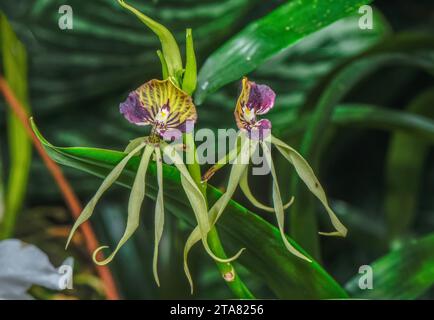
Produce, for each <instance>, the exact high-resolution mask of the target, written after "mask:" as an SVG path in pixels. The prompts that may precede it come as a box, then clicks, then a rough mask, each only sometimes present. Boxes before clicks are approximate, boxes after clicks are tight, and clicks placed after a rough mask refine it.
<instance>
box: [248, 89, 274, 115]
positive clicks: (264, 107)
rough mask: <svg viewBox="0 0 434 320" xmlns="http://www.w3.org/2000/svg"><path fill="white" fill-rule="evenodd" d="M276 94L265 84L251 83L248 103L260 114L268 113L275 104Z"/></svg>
mask: <svg viewBox="0 0 434 320" xmlns="http://www.w3.org/2000/svg"><path fill="white" fill-rule="evenodd" d="M275 99H276V94H275V93H274V91H273V90H272V89H271V88H270V87H269V86H267V85H265V84H256V83H254V82H252V83H251V87H250V95H249V102H248V104H250V105H252V106H253V107H254V108H255V113H256V114H258V115H261V114H266V113H267V112H268V111H270V109H271V108H273V106H274V100H275Z"/></svg>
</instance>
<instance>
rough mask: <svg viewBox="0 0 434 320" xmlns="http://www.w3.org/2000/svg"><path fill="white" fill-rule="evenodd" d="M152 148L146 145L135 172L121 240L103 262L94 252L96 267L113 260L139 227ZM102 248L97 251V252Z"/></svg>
mask: <svg viewBox="0 0 434 320" xmlns="http://www.w3.org/2000/svg"><path fill="white" fill-rule="evenodd" d="M153 152H154V147H153V146H151V145H146V147H145V150H144V151H143V155H142V158H141V160H140V164H139V169H138V170H137V174H136V177H135V179H134V183H133V187H132V188H131V193H130V199H129V201H128V220H127V226H126V228H125V231H124V234H123V235H122V238H121V239H120V240H119V243H118V245H117V246H116V249H115V250H114V251H113V252H112V253H111V254H110V255H109V256H108V257H107V258H106V259H104V260H102V261H98V260H97V259H96V252H95V253H94V255H93V258H94V259H93V260H94V262H95V263H96V264H98V265H105V264H107V263H109V262H110V261H112V260H113V258H114V256H115V255H116V253H117V252H118V251H119V249H120V248H121V247H122V246H123V245H124V243H125V242H126V241H127V240H128V239H129V238H130V237H131V236H132V234H133V233H134V231H136V229H137V227H138V226H139V221H140V209H141V207H142V203H143V199H144V198H145V185H146V184H145V178H146V171H147V170H148V164H149V160H150V159H151V156H152V153H153ZM101 249H103V248H99V249H97V251H99V250H101Z"/></svg>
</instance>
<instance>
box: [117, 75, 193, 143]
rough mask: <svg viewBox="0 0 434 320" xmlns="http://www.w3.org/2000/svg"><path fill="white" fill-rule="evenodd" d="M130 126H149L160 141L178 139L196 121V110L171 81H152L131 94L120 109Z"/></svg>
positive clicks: (188, 97) (186, 95)
mask: <svg viewBox="0 0 434 320" xmlns="http://www.w3.org/2000/svg"><path fill="white" fill-rule="evenodd" d="M119 109H120V112H121V113H122V114H123V115H124V117H125V118H126V119H127V120H128V121H129V122H131V123H133V124H135V125H139V126H146V125H151V126H153V129H154V132H155V133H157V134H158V135H159V136H160V137H163V138H169V139H172V138H175V139H177V138H179V137H180V135H181V134H182V133H183V132H186V131H187V129H188V124H189V123H190V124H193V123H194V122H196V119H197V113H196V107H195V106H194V104H193V101H192V99H191V97H190V96H189V95H188V94H187V93H185V92H184V91H182V90H181V89H179V88H178V87H176V86H175V85H174V84H173V83H172V81H171V80H169V79H168V80H163V81H160V80H155V79H154V80H151V81H148V82H146V83H145V84H143V85H142V86H140V87H139V88H137V89H136V90H134V91H132V92H131V93H130V94H129V95H128V98H127V99H126V100H125V101H124V102H122V103H121V104H120V106H119Z"/></svg>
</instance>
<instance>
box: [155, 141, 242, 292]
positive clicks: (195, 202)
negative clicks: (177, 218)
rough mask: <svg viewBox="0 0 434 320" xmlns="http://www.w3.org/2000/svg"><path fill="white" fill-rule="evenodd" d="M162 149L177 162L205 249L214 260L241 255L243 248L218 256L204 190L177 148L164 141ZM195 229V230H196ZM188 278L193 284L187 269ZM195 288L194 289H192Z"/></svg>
mask: <svg viewBox="0 0 434 320" xmlns="http://www.w3.org/2000/svg"><path fill="white" fill-rule="evenodd" d="M161 147H162V151H163V152H164V154H166V156H167V157H169V158H170V159H171V161H172V162H173V163H174V164H175V166H176V167H177V169H178V170H179V172H180V174H181V184H182V187H183V188H184V190H185V193H186V195H187V198H188V200H189V202H190V204H191V207H192V209H193V212H194V215H195V218H196V221H197V224H198V226H197V227H196V229H197V230H198V231H197V232H199V234H200V238H199V239H201V240H202V244H203V246H204V248H205V251H206V252H207V253H208V254H209V255H210V256H211V258H213V259H214V260H216V261H218V262H222V263H227V262H231V261H233V260H235V259H237V258H238V257H239V255H240V254H241V252H242V250H243V249H241V250H240V251H239V252H238V253H237V254H236V255H234V256H233V257H230V258H227V259H223V258H220V257H217V256H216V255H215V254H214V253H213V252H212V250H211V248H210V247H209V245H208V241H207V238H208V233H209V231H210V230H211V225H210V221H209V217H208V210H207V204H206V200H205V198H204V196H203V194H202V192H201V191H200V190H199V188H198V186H197V185H196V183H195V182H194V180H193V178H192V177H191V176H190V173H189V172H188V170H187V168H186V166H185V164H184V163H183V161H182V159H181V157H180V155H179V154H178V153H177V152H176V150H175V149H174V148H173V147H172V146H171V145H169V144H167V143H164V142H162V143H161ZM196 229H195V230H196ZM184 268H186V269H187V270H188V266H187V267H186V261H184ZM186 275H187V278H188V280H189V282H190V284H191V285H192V281H191V276H190V272H188V271H186ZM192 290H193V289H192Z"/></svg>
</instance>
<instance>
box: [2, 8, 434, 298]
mask: <svg viewBox="0 0 434 320" xmlns="http://www.w3.org/2000/svg"><path fill="white" fill-rule="evenodd" d="M285 2H286V1H258V0H201V1H192V0H159V1H131V3H133V4H134V5H135V6H137V7H138V8H139V9H141V10H142V11H143V12H146V13H147V14H148V15H150V16H152V17H153V18H155V19H156V20H158V21H160V22H161V23H162V24H164V25H166V26H167V27H168V28H169V29H170V30H172V31H173V32H174V34H175V35H176V37H177V39H178V40H179V43H182V45H183V44H184V30H185V28H186V27H191V28H193V31H194V36H195V43H196V50H197V57H198V62H199V63H198V65H199V66H201V65H203V63H204V62H205V60H206V58H207V57H208V56H209V55H210V54H211V53H212V52H214V51H215V50H216V49H217V48H219V47H220V46H222V44H223V43H225V42H226V41H227V40H228V39H230V38H231V37H233V36H234V35H235V34H237V33H238V32H239V31H240V30H242V29H243V28H244V26H245V25H247V24H248V23H249V22H251V21H254V20H256V19H257V18H259V17H262V16H264V15H266V14H267V13H269V12H271V11H272V10H273V9H275V8H276V7H278V6H279V5H281V4H283V3H285ZM62 4H69V5H71V6H72V8H73V10H74V30H71V31H63V30H60V29H59V28H58V27H57V21H58V17H59V14H58V7H59V6H60V5H62ZM374 6H375V8H376V10H375V11H376V22H378V25H376V28H375V30H374V31H372V32H364V31H362V30H359V29H358V28H357V27H356V21H357V16H356V17H355V18H354V17H353V18H347V19H344V21H340V22H338V23H336V24H335V25H333V26H331V27H329V28H328V29H326V30H323V31H319V32H318V33H316V34H313V35H311V36H309V37H307V38H305V39H304V40H302V41H301V42H299V43H297V44H296V45H295V46H292V47H290V48H289V49H287V50H285V51H283V52H281V53H279V54H278V55H276V56H275V57H273V58H272V59H270V60H268V61H267V62H266V63H265V64H263V65H262V66H260V67H259V68H258V69H257V70H256V71H254V72H253V73H252V74H250V77H251V78H252V79H254V80H256V81H258V82H264V83H267V84H269V85H271V86H272V87H273V88H274V89H275V91H276V92H277V93H278V99H277V101H276V107H275V108H274V110H273V113H272V114H271V115H270V118H271V119H272V120H273V128H275V130H276V133H275V135H277V136H279V137H282V138H284V139H285V141H287V142H291V143H292V145H294V146H295V147H297V148H299V147H300V145H301V140H302V139H301V138H302V134H303V132H304V130H305V129H306V126H303V120H302V117H301V116H299V114H298V112H301V114H302V115H303V116H305V117H308V116H309V114H310V113H311V112H312V110H308V109H307V110H306V109H304V107H303V106H304V105H305V102H306V101H309V100H315V99H316V98H317V97H318V96H319V91H318V90H320V89H321V88H320V87H318V85H319V84H320V83H321V81H324V79H326V77H329V76H330V75H329V72H331V70H333V68H335V67H336V66H338V65H339V64H341V63H343V62H344V61H346V59H348V58H350V57H353V56H355V55H358V54H361V53H362V52H365V51H366V50H368V49H369V48H370V47H372V46H374V45H378V44H381V43H382V42H383V41H385V39H386V38H387V37H389V35H390V34H398V33H401V32H405V33H412V34H415V33H416V32H426V33H428V34H431V35H433V34H434V32H433V31H434V3H433V2H432V1H430V0H426V1H422V0H419V1H410V0H397V1H375V2H374ZM0 10H1V11H3V12H4V13H5V14H6V16H7V17H8V18H9V20H10V22H11V24H12V25H13V27H14V30H15V31H16V32H17V34H18V35H19V37H20V39H21V40H22V41H23V42H24V43H25V45H26V47H27V50H28V55H29V59H30V60H29V63H30V66H29V68H30V69H29V85H30V103H31V107H32V113H33V115H34V117H35V118H36V119H37V122H38V126H39V127H40V128H43V132H44V133H45V134H46V136H47V137H48V138H49V140H50V141H52V142H54V143H55V144H56V145H64V146H94V147H104V148H111V149H116V150H122V149H123V148H124V147H125V145H126V144H127V142H128V140H130V139H132V138H135V137H137V136H138V135H140V134H142V132H141V130H142V129H141V128H137V127H133V126H131V125H130V124H128V123H127V122H126V121H124V119H123V118H122V117H120V116H119V112H118V104H119V102H120V101H121V100H123V99H124V97H125V96H126V94H127V93H128V92H129V91H130V90H131V89H132V88H135V87H137V86H138V85H140V84H141V83H143V82H144V81H146V80H148V79H151V78H159V77H160V66H159V63H158V60H157V56H156V54H155V51H156V49H157V48H158V47H159V42H158V39H157V38H156V37H155V36H154V34H152V33H151V32H150V31H148V30H147V29H146V28H145V27H144V26H143V25H142V24H140V22H138V21H137V20H136V19H135V18H134V17H132V16H131V15H129V14H126V13H125V12H124V11H123V10H121V8H120V7H119V6H118V5H117V3H116V2H115V1H108V0H93V1H78V0H75V1H56V0H52V1H45V0H36V1H25V0H15V1H2V3H1V4H0ZM270 41H272V39H270ZM432 49H433V48H432V47H431V51H427V52H425V54H426V57H428V58H431V60H429V59H428V58H427V61H431V62H432V61H433V60H432V59H434V55H433V51H432ZM417 58H418V57H415V58H414V59H417ZM433 67H434V65H431V70H432V69H433ZM427 70H429V68H425V69H421V68H417V67H415V66H414V65H412V64H411V63H407V62H406V61H404V59H403V61H402V63H393V64H386V65H384V66H381V67H380V68H376V69H375V70H374V71H373V72H372V73H370V74H369V75H368V76H366V77H362V78H361V79H360V81H358V82H357V83H356V84H355V85H354V86H353V87H352V88H351V90H350V92H349V94H347V95H346V96H345V98H344V100H343V101H340V102H339V106H338V108H337V109H336V110H337V111H335V112H334V115H333V126H331V127H329V128H328V129H327V130H326V131H324V135H326V136H327V138H328V139H327V143H325V144H324V145H322V153H321V157H320V159H319V163H318V164H317V168H318V170H319V175H320V180H321V181H323V185H324V186H325V189H326V190H327V193H328V195H329V197H330V198H331V199H332V204H333V206H334V208H335V209H336V211H337V213H338V214H340V216H341V217H342V220H343V221H344V222H345V223H346V224H347V225H348V226H349V229H350V235H349V237H348V238H347V239H345V240H337V239H328V238H321V240H320V244H321V249H320V250H319V251H320V254H319V253H318V255H317V257H318V258H319V259H320V261H321V263H322V264H323V266H324V267H325V269H326V270H327V271H328V272H329V273H330V274H331V275H332V276H333V277H334V278H335V279H336V280H337V281H338V282H339V283H341V284H343V285H344V286H345V284H346V283H348V284H347V287H346V288H347V289H348V290H349V291H350V292H356V291H357V290H356V289H354V286H355V285H354V280H353V282H351V281H350V280H351V279H352V278H353V277H354V276H355V275H356V274H357V272H358V268H359V266H361V265H365V264H371V263H372V262H373V261H375V260H376V259H378V258H380V257H382V256H384V255H386V254H387V253H389V252H391V250H393V249H397V248H401V247H402V246H403V245H405V244H406V243H409V242H411V240H412V239H418V238H422V237H424V236H427V235H429V234H432V232H433V230H434V218H433V217H434V215H433V213H434V197H433V194H434V165H433V164H434V153H433V148H432V142H433V141H434V138H433V137H434V130H433V122H432V121H433V120H432V116H434V112H433V108H434V98H433V96H434V95H433V90H434V82H433V79H432V75H431V74H430V73H429V72H427ZM355 76H357V75H355ZM237 86H238V84H236V83H231V84H229V85H227V86H225V87H224V88H222V89H221V90H219V91H218V92H217V93H213V94H212V95H211V96H209V97H208V98H207V99H206V100H205V102H204V103H203V104H202V105H200V106H199V107H198V112H199V118H200V122H199V127H210V128H213V129H217V128H226V127H235V123H234V121H233V117H232V111H233V108H234V103H235V99H236V96H237ZM314 88H315V89H314ZM421 95H423V96H422V97H421ZM417 105H419V107H418V106H417ZM422 105H424V106H425V107H423V106H422ZM357 106H365V107H366V106H371V107H372V106H374V109H373V110H372V112H371V113H365V114H358V113H357V109H356V107H357ZM375 106H379V108H378V109H375ZM409 106H410V107H409ZM302 108H303V109H302ZM4 110H5V106H4V102H3V101H0V132H1V136H0V139H1V140H0V143H1V144H0V147H1V149H2V151H4V152H2V154H1V155H2V160H3V171H4V174H3V175H4V176H5V175H6V173H7V172H8V171H7V170H8V169H7V168H8V160H7V159H8V157H7V144H8V141H7V137H6V135H5V134H3V133H5V132H6V129H5V128H6V121H5V119H6V118H5V117H4V116H3V115H4ZM410 112H411V114H409V113H410ZM414 113H419V114H421V115H423V116H424V119H425V120H426V121H428V122H427V123H428V124H429V125H430V126H431V127H429V126H428V125H426V126H423V125H421V126H420V127H419V126H418V123H417V121H416V120H413V118H411V116H412V114H414ZM400 121H401V122H400ZM406 121H407V122H406ZM412 121H416V123H414V126H413V127H411V128H410V129H406V128H407V127H405V123H408V122H410V123H413V122H412ZM402 123H404V125H402ZM402 128H404V129H402ZM421 145H422V146H421ZM278 170H279V173H280V176H281V177H282V181H283V179H284V178H283V177H286V176H288V177H289V176H290V172H289V171H288V168H286V165H284V164H283V163H282V165H281V167H279V168H278ZM64 171H65V173H66V175H67V177H68V178H69V179H70V181H71V183H72V184H73V187H74V189H75V190H76V191H77V193H78V195H79V196H80V198H81V199H82V201H83V202H85V201H86V200H87V199H89V198H90V196H91V195H92V194H93V192H94V190H95V189H96V188H97V186H98V184H99V183H100V180H99V179H97V178H95V177H93V176H90V175H88V174H86V173H82V172H80V171H78V170H74V169H70V168H64ZM224 178H225V175H224V174H223V173H222V174H220V173H219V174H218V175H217V176H216V180H215V181H214V182H213V184H214V185H217V186H224V182H225V180H224ZM253 181H254V182H255V184H254V186H255V189H256V190H257V192H256V193H257V194H258V195H260V198H261V199H262V200H264V201H265V202H269V200H270V192H271V191H269V190H271V188H268V185H269V181H267V180H258V181H256V180H253ZM286 185H288V184H286ZM288 187H289V186H287V188H284V189H286V190H285V194H289V193H290V192H291V193H293V192H292V191H294V190H290V189H289V188H288ZM127 196H128V192H126V191H125V190H124V189H122V188H120V187H114V188H113V190H111V191H110V193H109V194H108V195H106V196H105V197H104V200H103V201H102V202H101V205H100V206H99V209H98V214H95V216H94V218H93V220H92V224H93V226H94V228H95V230H96V231H97V234H98V236H99V239H100V241H101V242H102V243H109V244H114V243H116V240H117V239H118V238H119V237H120V234H121V233H122V232H123V228H124V224H125V219H124V218H125V217H124V216H125V210H124V209H125V205H124V204H125V203H126V201H127ZM237 200H238V201H239V202H241V203H243V204H244V205H246V207H248V208H250V209H253V208H252V207H251V206H249V205H248V204H247V202H246V201H245V199H244V198H243V197H242V196H239V195H238V196H237ZM302 204H303V203H302ZM147 205H148V208H146V209H145V210H144V214H143V220H142V226H141V228H140V231H138V232H137V233H136V234H135V235H134V237H133V238H132V240H130V241H129V242H128V243H127V245H126V246H125V247H124V248H123V249H122V250H121V251H120V252H119V254H118V256H117V258H116V259H115V260H114V261H113V263H112V264H111V266H112V269H113V271H114V274H115V277H116V280H117V283H118V285H119V287H120V289H121V292H122V295H123V296H124V297H125V298H141V299H142V298H146V299H148V298H231V297H232V295H231V292H230V291H229V290H228V289H227V288H226V286H225V284H224V283H223V282H222V281H221V280H220V278H219V274H218V273H217V271H216V268H215V266H214V265H213V263H212V261H210V259H209V258H208V257H207V256H205V254H203V253H202V252H201V250H194V251H193V255H194V256H192V257H191V258H190V261H191V263H192V265H194V267H193V268H194V271H195V277H196V278H197V285H198V286H199V288H198V289H197V290H196V293H195V295H194V296H193V297H191V296H190V295H189V288H188V285H187V281H186V280H185V277H184V275H183V270H182V257H181V255H182V247H183V243H184V241H185V238H186V236H187V235H188V232H189V230H190V227H189V226H187V225H186V224H185V223H184V222H183V221H180V220H177V219H175V218H173V216H172V215H168V214H167V216H168V218H167V219H168V224H167V228H166V230H165V234H164V237H163V242H162V249H161V259H162V261H161V268H162V269H161V274H160V279H162V287H161V288H160V289H158V288H157V287H156V285H155V283H154V281H153V279H152V271H151V267H150V266H151V259H152V251H151V248H152V241H153V220H152V215H151V214H149V213H150V212H152V208H153V203H152V202H151V201H148V204H147ZM314 211H320V209H319V207H318V210H316V209H315V208H314ZM263 216H264V215H263ZM317 216H321V217H322V214H318V215H317ZM267 219H268V218H267ZM269 221H272V222H273V223H274V220H273V219H269ZM288 221H290V219H288ZM291 222H292V221H291ZM319 223H320V224H321V225H322V224H323V221H322V218H320V221H319ZM71 224H72V220H71V218H70V216H69V214H68V212H67V211H66V208H65V206H64V204H63V202H62V198H61V196H60V194H59V192H58V190H57V188H56V186H55V184H54V183H53V181H52V180H51V177H50V176H49V175H48V174H47V172H46V170H45V168H44V166H43V164H42V163H41V161H40V159H39V158H38V157H37V156H36V155H34V157H33V158H32V163H31V171H30V178H29V181H28V188H27V194H26V198H25V203H24V206H23V209H22V212H21V213H20V216H19V221H18V224H17V228H16V231H15V236H16V237H18V238H21V239H24V240H26V241H28V242H31V243H36V244H38V245H39V246H40V247H41V248H43V249H44V250H45V251H46V252H48V255H49V256H50V258H51V259H52V260H53V262H57V263H58V262H61V261H62V260H63V259H64V258H65V257H66V256H67V255H69V254H71V252H65V251H63V245H64V242H65V237H66V235H67V231H68V229H67V228H68V227H69V226H70V225H71ZM326 224H327V220H325V219H324V225H326ZM239 227H240V228H242V227H243V226H239ZM300 232H303V230H301V231H300ZM431 238H432V237H431ZM424 239H425V238H424ZM428 240H429V239H428ZM418 250H419V249H418ZM72 252H73V255H74V257H75V258H76V261H77V264H78V266H77V268H78V270H79V272H78V276H77V277H79V278H78V281H76V283H78V285H77V286H76V288H75V290H74V291H73V292H71V293H70V295H71V296H76V297H80V298H100V297H101V290H100V285H101V284H100V283H98V281H99V280H98V279H97V278H96V277H95V276H94V271H93V265H92V262H91V261H90V259H89V257H88V256H87V254H86V252H85V251H84V249H83V246H82V245H81V244H80V243H77V244H76V245H75V246H74V248H73V251H72ZM433 252H434V241H432V240H431V241H427V242H426V245H425V242H424V246H423V248H421V249H420V251H417V252H416V253H414V252H412V253H411V254H409V255H408V256H405V255H404V256H399V257H392V258H393V259H395V260H397V261H398V260H400V259H404V258H403V257H406V258H407V259H408V260H411V261H414V264H409V265H406V266H404V267H402V268H403V270H404V271H405V270H406V272H410V273H412V274H415V273H416V272H418V270H420V266H421V265H423V266H424V271H423V273H421V275H420V277H419V278H418V281H419V282H418V281H416V280H415V282H411V283H410V284H405V285H403V286H400V285H399V283H400V282H404V280H405V279H404V277H405V275H406V273H400V272H401V271H402V270H401V269H400V267H399V266H398V267H397V266H395V265H393V264H392V265H391V266H389V267H387V268H386V267H385V268H383V269H379V271H378V273H376V278H375V279H376V280H375V281H378V284H379V285H381V284H382V283H383V282H387V281H388V280H387V279H390V278H391V277H392V278H393V277H396V279H395V282H394V283H392V284H390V283H386V284H385V288H388V289H390V292H388V291H387V290H385V291H384V292H386V293H385V295H384V296H381V295H379V293H374V294H372V295H371V296H369V294H370V293H363V294H361V295H362V296H363V295H365V296H367V297H373V298H389V297H392V298H415V297H416V296H410V294H409V295H408V296H407V294H408V293H409V292H413V291H415V292H418V294H417V297H418V298H434V291H433V290H432V289H430V287H431V284H432V283H433V281H434V272H433V271H432V270H434V256H433ZM393 259H392V260H393ZM240 268H242V267H241V266H240ZM408 268H409V269H408ZM412 268H413V269H412ZM270 272H272V270H270ZM242 273H243V275H244V276H245V278H246V279H247V282H248V284H249V285H250V287H251V289H252V290H253V291H254V292H257V296H259V297H272V294H271V292H270V291H269V290H268V289H267V288H266V286H265V285H264V283H262V282H261V281H258V279H256V278H255V277H253V276H251V275H250V273H249V271H247V270H244V269H242ZM415 283H416V284H415ZM412 285H414V286H418V288H419V289H414V288H412V287H411V286H412ZM406 286H407V287H406ZM392 289H393V290H392ZM33 293H34V294H35V295H36V296H38V297H41V298H52V297H53V295H54V294H55V293H51V292H46V291H44V290H42V289H40V288H34V289H33Z"/></svg>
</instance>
